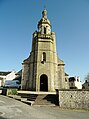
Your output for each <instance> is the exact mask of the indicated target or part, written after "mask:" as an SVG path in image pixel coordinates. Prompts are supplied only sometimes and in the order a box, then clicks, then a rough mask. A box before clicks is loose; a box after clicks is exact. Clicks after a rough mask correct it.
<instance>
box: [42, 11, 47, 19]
mask: <svg viewBox="0 0 89 119" xmlns="http://www.w3.org/2000/svg"><path fill="white" fill-rule="evenodd" d="M42 18H47V10H46V9H44V10H43V12H42Z"/></svg>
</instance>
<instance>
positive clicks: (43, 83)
mask: <svg viewBox="0 0 89 119" xmlns="http://www.w3.org/2000/svg"><path fill="white" fill-rule="evenodd" d="M40 91H48V77H47V75H45V74H42V75H41V76H40Z"/></svg>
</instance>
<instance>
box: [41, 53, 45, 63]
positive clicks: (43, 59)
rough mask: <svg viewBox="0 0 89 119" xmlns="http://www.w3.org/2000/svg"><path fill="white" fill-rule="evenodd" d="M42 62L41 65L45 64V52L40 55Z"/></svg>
mask: <svg viewBox="0 0 89 119" xmlns="http://www.w3.org/2000/svg"><path fill="white" fill-rule="evenodd" d="M42 62H43V63H44V62H46V53H45V52H43V53H42Z"/></svg>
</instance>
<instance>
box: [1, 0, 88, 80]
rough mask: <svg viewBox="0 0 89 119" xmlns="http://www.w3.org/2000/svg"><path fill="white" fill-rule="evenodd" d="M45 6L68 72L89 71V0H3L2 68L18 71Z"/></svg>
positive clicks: (82, 74) (60, 54) (82, 75)
mask: <svg viewBox="0 0 89 119" xmlns="http://www.w3.org/2000/svg"><path fill="white" fill-rule="evenodd" d="M44 6H46V10H47V12H48V19H49V20H50V22H51V25H52V31H53V32H55V33H56V47H57V54H58V56H59V58H60V59H62V60H63V61H64V62H65V72H66V73H68V74H69V76H80V78H81V81H82V82H83V81H84V77H85V76H86V75H87V73H88V72H89V53H88V51H89V0H0V71H12V70H15V71H19V70H20V69H21V68H22V62H23V60H24V59H26V58H27V57H28V56H29V54H30V51H31V47H32V46H31V45H32V34H33V32H34V31H35V30H37V24H38V21H39V20H40V19H41V16H42V11H43V9H44Z"/></svg>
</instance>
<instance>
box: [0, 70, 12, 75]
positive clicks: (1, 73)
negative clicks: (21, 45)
mask: <svg viewBox="0 0 89 119" xmlns="http://www.w3.org/2000/svg"><path fill="white" fill-rule="evenodd" d="M9 73H11V71H8V72H2V71H1V72H0V75H1V76H6V75H8V74H9Z"/></svg>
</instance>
